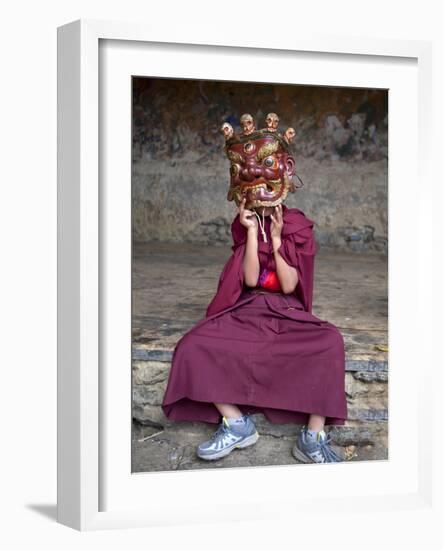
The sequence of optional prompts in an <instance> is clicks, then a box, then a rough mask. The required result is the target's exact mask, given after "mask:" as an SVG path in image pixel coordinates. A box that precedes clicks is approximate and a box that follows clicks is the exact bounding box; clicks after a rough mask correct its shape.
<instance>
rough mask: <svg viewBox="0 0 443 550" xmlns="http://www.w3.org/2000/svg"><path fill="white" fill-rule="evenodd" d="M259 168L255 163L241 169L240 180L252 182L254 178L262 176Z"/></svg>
mask: <svg viewBox="0 0 443 550" xmlns="http://www.w3.org/2000/svg"><path fill="white" fill-rule="evenodd" d="M262 174H263V173H262V169H261V166H258V165H257V164H256V163H255V162H249V163H247V164H246V166H245V167H244V168H243V169H242V171H241V175H242V178H243V179H244V180H246V181H253V180H254V179H255V178H259V177H261V176H262Z"/></svg>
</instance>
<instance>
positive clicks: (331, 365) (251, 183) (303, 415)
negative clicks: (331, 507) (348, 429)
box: [162, 113, 347, 463]
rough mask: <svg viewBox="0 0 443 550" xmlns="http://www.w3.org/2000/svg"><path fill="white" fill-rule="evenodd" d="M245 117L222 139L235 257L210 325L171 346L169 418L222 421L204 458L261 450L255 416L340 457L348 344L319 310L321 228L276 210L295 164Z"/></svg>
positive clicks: (311, 453)
mask: <svg viewBox="0 0 443 550" xmlns="http://www.w3.org/2000/svg"><path fill="white" fill-rule="evenodd" d="M272 115H273V117H274V118H272V117H270V115H268V117H269V118H270V123H269V125H271V123H272V124H274V126H275V116H276V115H275V114H274V113H272ZM244 117H245V118H244V124H245V129H246V130H245V131H244V134H243V136H238V135H232V132H229V134H230V137H228V138H227V144H228V145H229V146H230V148H229V149H228V154H229V155H230V156H229V158H230V159H231V162H233V166H234V168H232V167H231V190H230V194H231V193H232V196H233V197H235V198H236V202H238V212H237V215H236V217H235V219H234V221H233V222H232V225H231V231H232V238H233V246H232V255H231V257H230V258H229V260H228V261H227V263H226V265H225V267H224V269H223V271H222V273H221V275H220V279H219V284H218V288H217V292H216V295H215V296H214V298H213V300H212V301H211V303H210V304H209V306H208V308H207V311H206V318H205V319H203V320H202V321H200V322H199V323H197V324H196V325H195V326H194V327H193V328H192V329H191V330H190V331H188V332H187V333H186V334H185V335H184V336H183V337H182V338H181V339H180V340H179V342H178V343H177V345H176V348H175V350H174V354H173V358H172V365H171V371H170V374H169V379H168V385H167V388H166V392H165V396H164V399H163V404H162V407H163V411H164V413H165V414H166V416H167V417H168V418H169V419H170V420H175V421H183V420H190V421H203V422H210V423H220V424H219V428H218V429H217V430H216V431H215V433H214V434H213V436H212V437H211V438H210V439H209V440H208V441H205V442H202V443H201V444H200V445H199V446H198V448H197V455H198V456H199V457H200V458H201V459H203V460H216V459H220V458H222V457H224V456H227V455H228V454H230V453H231V452H232V451H233V450H234V449H242V448H245V447H248V446H250V445H254V444H255V443H256V442H257V440H258V437H259V436H258V433H257V430H256V427H255V425H254V423H253V421H252V419H251V418H250V414H255V413H262V414H264V415H265V416H266V418H267V419H268V420H269V421H270V422H274V423H289V422H293V423H295V424H302V425H303V428H302V430H301V432H300V434H299V436H298V437H297V439H296V441H295V444H294V446H293V449H292V454H293V456H294V457H295V458H296V459H297V460H300V461H302V462H316V463H327V462H338V461H341V460H342V457H341V456H340V455H339V454H337V452H335V451H334V450H333V449H332V448H331V444H330V439H329V436H326V433H325V431H324V427H325V425H327V424H328V425H343V424H344V423H345V421H346V418H347V404H346V397H345V388H344V375H345V368H344V367H345V356H344V341H343V337H342V335H341V333H340V332H339V330H338V328H337V327H335V326H334V325H333V324H331V323H329V322H328V321H325V320H322V319H319V318H318V317H316V316H314V315H313V314H312V297H313V279H314V256H315V253H316V251H317V247H316V243H315V238H314V232H313V226H314V222H313V221H312V220H310V219H309V218H307V217H306V216H305V214H304V213H303V212H302V211H301V210H300V209H298V208H287V207H286V206H285V205H284V204H281V202H282V200H283V198H284V196H285V185H287V184H288V177H287V175H288V174H289V175H291V171H292V168H293V166H292V161H291V158H292V157H290V156H289V154H288V153H287V147H286V145H285V143H284V138H283V137H282V136H279V135H276V133H275V129H274V128H271V127H270V128H269V129H268V130H261V131H258V132H257V131H255V128H254V125H253V122H252V123H251V117H250V115H247V116H246V115H244ZM226 133H228V132H226ZM279 175H280V176H281V177H280V180H278V179H277V178H278V177H279ZM266 181H268V182H269V183H266ZM278 181H280V185H277V183H278ZM264 182H265V183H266V185H265V183H264ZM276 182H277V183H276ZM272 186H275V187H274V189H273V188H272ZM287 190H288V189H287V188H286V192H287ZM229 196H230V195H229V194H228V198H229ZM257 202H261V203H263V202H264V203H266V202H269V203H271V202H274V203H275V202H280V203H279V204H274V205H273V206H269V207H268V206H257V205H256V204H257ZM248 203H249V204H248ZM249 205H252V207H250V208H246V206H249Z"/></svg>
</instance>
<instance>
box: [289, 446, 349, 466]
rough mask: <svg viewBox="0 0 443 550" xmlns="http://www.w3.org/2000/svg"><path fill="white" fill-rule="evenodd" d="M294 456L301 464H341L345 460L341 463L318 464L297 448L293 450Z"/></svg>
mask: <svg viewBox="0 0 443 550" xmlns="http://www.w3.org/2000/svg"><path fill="white" fill-rule="evenodd" d="M292 456H293V457H294V458H296V459H297V460H299V461H300V462H303V464H339V463H340V462H344V460H343V459H342V460H340V461H339V462H316V461H315V460H313V459H312V458H311V457H310V456H309V455H306V454H305V453H304V452H303V451H301V450H300V449H299V448H298V447H297V446H294V447H293V448H292ZM340 458H341V457H340Z"/></svg>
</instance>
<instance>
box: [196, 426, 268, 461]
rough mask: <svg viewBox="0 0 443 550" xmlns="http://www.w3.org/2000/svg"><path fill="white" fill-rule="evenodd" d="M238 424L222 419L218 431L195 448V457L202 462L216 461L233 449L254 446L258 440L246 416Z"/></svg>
mask: <svg viewBox="0 0 443 550" xmlns="http://www.w3.org/2000/svg"><path fill="white" fill-rule="evenodd" d="M241 419H242V420H241V421H240V422H238V421H237V422H233V421H231V422H229V421H228V420H227V419H226V418H225V417H223V419H222V422H221V424H220V426H219V428H218V430H217V431H216V432H215V433H214V434H213V435H212V437H211V438H210V439H209V440H208V441H205V442H204V443H201V444H200V445H199V446H198V448H197V456H199V457H200V458H202V459H204V460H216V459H218V458H223V457H224V456H226V455H228V454H229V453H230V452H231V451H233V450H234V449H244V448H245V447H249V446H250V445H254V443H256V441H257V439H258V432H257V430H256V429H255V425H254V423H253V422H252V420H251V419H250V418H249V417H248V416H242V417H241Z"/></svg>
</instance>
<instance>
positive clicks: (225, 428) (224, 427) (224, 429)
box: [210, 417, 229, 441]
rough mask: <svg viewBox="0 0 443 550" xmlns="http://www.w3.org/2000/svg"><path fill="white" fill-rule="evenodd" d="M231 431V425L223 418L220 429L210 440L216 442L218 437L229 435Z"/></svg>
mask: <svg viewBox="0 0 443 550" xmlns="http://www.w3.org/2000/svg"><path fill="white" fill-rule="evenodd" d="M228 430H229V424H228V423H227V421H226V420H225V418H224V417H223V420H222V422H221V424H220V426H219V427H218V429H217V431H215V432H214V433H213V434H212V435H211V437H210V440H211V441H214V440H215V439H217V437H219V436H221V435H222V434H225V433H227V432H228Z"/></svg>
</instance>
